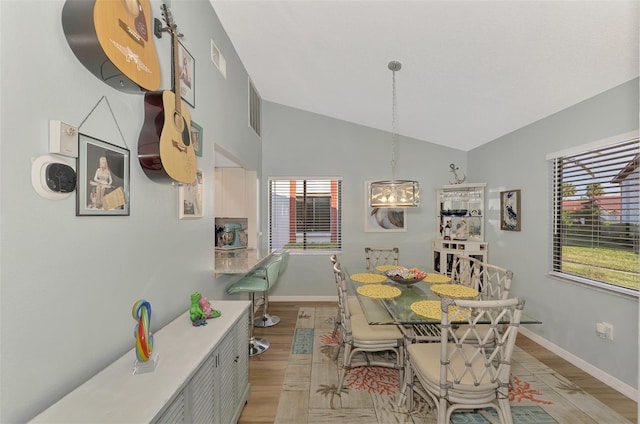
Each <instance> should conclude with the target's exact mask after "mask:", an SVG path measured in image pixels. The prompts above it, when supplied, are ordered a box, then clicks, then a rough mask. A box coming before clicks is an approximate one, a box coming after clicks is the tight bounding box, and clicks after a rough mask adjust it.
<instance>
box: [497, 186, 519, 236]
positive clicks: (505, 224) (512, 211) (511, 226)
mask: <svg viewBox="0 0 640 424" xmlns="http://www.w3.org/2000/svg"><path fill="white" fill-rule="evenodd" d="M521 221H522V213H521V211H520V190H507V191H501V192H500V229H501V230H504V231H520V223H521Z"/></svg>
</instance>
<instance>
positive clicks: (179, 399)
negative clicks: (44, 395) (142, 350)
mask: <svg viewBox="0 0 640 424" xmlns="http://www.w3.org/2000/svg"><path fill="white" fill-rule="evenodd" d="M211 305H212V307H213V308H214V309H217V310H219V311H221V312H222V316H220V317H219V318H214V319H210V320H208V321H207V325H205V326H201V327H194V326H193V325H191V321H190V320H189V313H188V312H186V313H185V314H182V315H180V316H179V317H178V318H176V319H175V320H174V321H172V322H171V323H169V324H167V325H166V326H165V327H164V328H162V329H161V330H159V331H157V332H156V333H155V334H154V352H155V353H156V354H157V355H158V363H157V366H156V369H155V371H153V372H149V373H145V374H136V375H133V374H132V371H133V363H134V361H135V352H134V351H133V349H132V350H131V351H129V352H127V353H126V354H125V355H123V356H122V357H121V358H120V359H118V360H117V361H115V362H114V363H112V364H111V365H109V366H107V367H106V368H105V369H103V370H102V371H100V372H99V373H98V374H96V375H95V376H94V377H93V378H91V379H89V380H88V381H87V382H86V383H84V384H82V385H81V386H79V387H78V388H77V389H75V390H74V391H72V392H71V393H69V394H68V395H66V396H65V397H63V398H62V399H61V400H60V401H58V402H57V403H55V404H53V405H52V406H51V407H50V408H48V409H46V410H45V411H44V412H42V413H41V414H40V415H38V416H36V417H35V418H34V419H33V420H32V421H31V422H33V423H52V422H65V423H88V422H97V421H99V422H101V423H125V422H126V423H134V422H135V423H214V424H215V423H218V424H229V423H235V422H237V421H238V418H239V417H240V414H241V412H242V409H243V407H244V405H245V403H246V402H247V401H248V399H249V390H250V387H249V348H248V346H249V305H250V302H248V301H233V300H224V301H212V302H211ZM133 325H135V323H133V324H132V332H133ZM132 338H133V337H132Z"/></svg>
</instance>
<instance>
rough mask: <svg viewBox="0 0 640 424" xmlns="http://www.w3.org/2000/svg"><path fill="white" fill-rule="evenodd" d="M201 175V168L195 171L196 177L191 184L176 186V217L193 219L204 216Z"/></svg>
mask: <svg viewBox="0 0 640 424" xmlns="http://www.w3.org/2000/svg"><path fill="white" fill-rule="evenodd" d="M203 182H204V181H203V176H202V170H201V169H198V170H197V171H196V179H195V180H193V182H192V183H191V184H183V185H181V186H179V187H178V218H180V219H193V218H202V217H203V216H204V213H203V210H202V207H203V205H204V203H203V201H202V200H203V199H202V196H203Z"/></svg>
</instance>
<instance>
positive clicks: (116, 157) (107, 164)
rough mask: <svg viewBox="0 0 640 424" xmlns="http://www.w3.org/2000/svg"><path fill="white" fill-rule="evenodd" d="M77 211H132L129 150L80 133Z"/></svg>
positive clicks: (126, 212) (93, 213) (78, 212)
mask: <svg viewBox="0 0 640 424" xmlns="http://www.w3.org/2000/svg"><path fill="white" fill-rule="evenodd" d="M78 140H79V143H78V160H77V166H76V169H77V170H78V188H77V190H76V215H78V216H83V215H129V203H130V199H129V166H130V154H129V150H128V149H125V148H123V147H119V146H116V145H113V144H111V143H107V142H106V141H103V140H98V139H97V138H93V137H90V136H88V135H85V134H79V136H78Z"/></svg>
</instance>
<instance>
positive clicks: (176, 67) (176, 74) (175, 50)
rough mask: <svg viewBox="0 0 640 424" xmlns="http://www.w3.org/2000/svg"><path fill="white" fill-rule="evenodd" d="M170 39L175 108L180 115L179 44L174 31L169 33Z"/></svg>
mask: <svg viewBox="0 0 640 424" xmlns="http://www.w3.org/2000/svg"><path fill="white" fill-rule="evenodd" d="M171 40H172V43H173V46H172V54H171V57H172V59H173V92H174V93H175V98H176V107H175V110H176V113H177V114H178V115H182V113H181V112H182V110H181V107H182V104H181V103H182V102H181V101H180V63H179V61H178V57H179V56H180V55H179V52H180V51H179V50H178V49H179V46H180V45H179V44H178V34H177V33H176V31H173V32H172V33H171Z"/></svg>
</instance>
